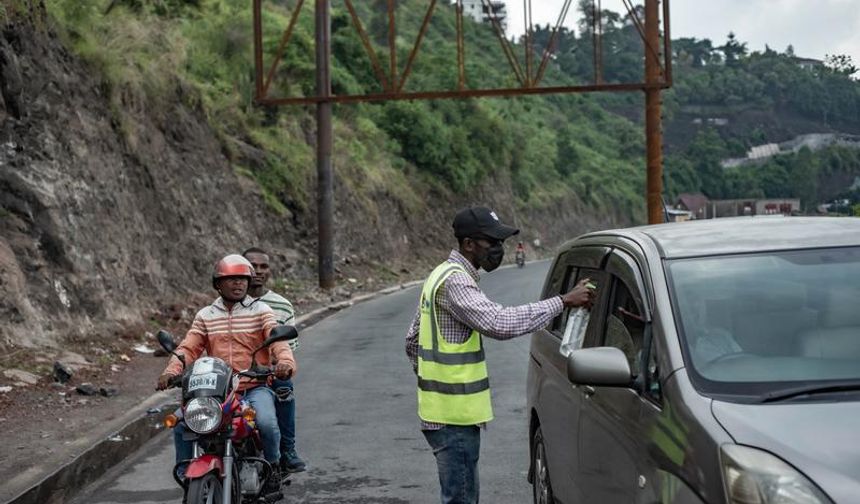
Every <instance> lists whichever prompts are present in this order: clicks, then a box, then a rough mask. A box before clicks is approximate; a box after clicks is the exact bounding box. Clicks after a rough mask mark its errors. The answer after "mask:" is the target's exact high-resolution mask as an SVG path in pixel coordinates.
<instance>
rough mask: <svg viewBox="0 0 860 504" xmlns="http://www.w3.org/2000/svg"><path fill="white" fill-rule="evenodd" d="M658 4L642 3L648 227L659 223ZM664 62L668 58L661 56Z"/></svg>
mask: <svg viewBox="0 0 860 504" xmlns="http://www.w3.org/2000/svg"><path fill="white" fill-rule="evenodd" d="M659 51H660V19H659V0H645V135H646V141H647V144H648V148H647V150H648V160H647V165H648V176H647V186H648V189H647V202H648V223H649V224H659V223H661V222H663V125H662V118H661V97H660V82H661V77H660V73H661V66H660V57H659ZM664 57H666V58H668V57H669V55H664Z"/></svg>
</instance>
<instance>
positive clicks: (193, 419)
mask: <svg viewBox="0 0 860 504" xmlns="http://www.w3.org/2000/svg"><path fill="white" fill-rule="evenodd" d="M297 335H298V334H297V331H296V328H295V327H292V326H278V327H276V328H275V329H273V330H272V332H271V334H270V335H269V338H268V339H267V340H266V341H265V342H264V343H263V344H262V345H260V347H259V348H257V349H256V350H254V354H253V356H252V362H253V365H252V366H251V369H248V370H245V371H241V372H238V373H234V372H233V370H232V369H231V368H230V366H228V365H227V363H225V362H224V361H223V360H221V359H218V358H215V357H201V358H199V359H197V360H196V361H194V365H193V366H191V368H190V369H187V368H186V366H185V359H184V358H183V356H182V355H181V354H177V353H176V352H175V350H176V343H174V341H173V337H172V336H170V334H169V333H167V332H165V331H159V332H158V342H159V343H160V344H161V346H162V348H164V349H165V350H166V351H167V352H169V353H171V354H173V355H174V356H176V357H177V358H178V359H179V360H180V361H181V362H182V365H183V370H184V371H183V373H182V375H181V376H177V377H176V378H175V379H174V380H172V381H171V383H170V386H171V387H179V386H181V387H182V408H181V415H177V414H171V415H168V416H167V418H165V420H164V424H165V426H167V427H169V428H174V427H176V425H178V424H179V422H182V423H183V424H184V425H185V432H184V435H183V439H185V440H188V441H193V447H194V449H193V452H192V453H193V454H194V456H193V458H192V459H191V460H183V461H180V462H179V463H178V464H177V465H176V467H174V469H173V477H174V479H176V482H177V483H178V484H179V485H180V486H182V487H183V489H184V490H185V499H184V500H183V502H184V503H187V504H241V503H242V502H246V503H247V502H273V501H277V500H279V499H280V498H281V497H282V494H281V493H280V491H278V492H276V493H273V494H268V495H264V492H263V490H264V489H265V487H266V482H267V481H268V480H269V478H271V477H276V475H277V474H278V473H277V472H275V471H273V468H272V465H271V464H270V463H269V462H268V461H267V460H266V459H265V458H264V457H263V443H262V439H261V438H260V432H259V431H258V430H257V428H256V426H255V417H256V413H255V411H254V409H253V408H252V407H251V406H250V405H249V404H248V403H246V402H245V401H243V400H242V396H241V394H240V393H239V392H238V390H237V389H238V386H239V380H240V378H242V377H246V378H250V379H252V380H259V381H266V380H267V379H268V378H269V377H270V376H272V374H273V372H272V370H271V369H268V368H264V367H262V366H259V365H258V364H257V360H256V355H257V352H259V351H260V350H262V349H264V348H266V347H268V346H269V345H271V344H272V343H275V342H277V341H286V340H289V339H292V338H295V337H296V336H297ZM183 464H188V467H187V468H186V469H185V478H184V480H183V479H181V478H180V477H179V474H178V472H177V469H178V468H179V466H180V465H183ZM281 484H287V485H288V484H289V480H284V481H283V482H281Z"/></svg>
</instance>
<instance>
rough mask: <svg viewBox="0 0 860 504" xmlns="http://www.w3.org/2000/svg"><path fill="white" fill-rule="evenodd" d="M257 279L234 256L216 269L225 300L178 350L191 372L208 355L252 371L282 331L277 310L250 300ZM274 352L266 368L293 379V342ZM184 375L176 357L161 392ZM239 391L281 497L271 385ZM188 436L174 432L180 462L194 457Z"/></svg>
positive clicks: (197, 322) (215, 281)
mask: <svg viewBox="0 0 860 504" xmlns="http://www.w3.org/2000/svg"><path fill="white" fill-rule="evenodd" d="M253 276H254V268H253V267H252V266H251V263H250V262H248V260H247V259H245V258H244V257H242V256H241V255H238V254H231V255H228V256H226V257H224V258H223V259H221V260H220V261H218V263H217V264H216V265H215V270H214V272H213V274H212V286H213V287H214V288H215V290H217V291H218V294H219V295H220V296H219V297H218V299H216V300H215V302H213V303H212V304H211V305H209V306H207V307H205V308H203V309H202V310H200V311H199V312H197V316H195V317H194V322H193V323H192V325H191V329H189V330H188V333H186V335H185V339H184V340H183V341H182V343H181V344H180V345H179V347H178V348H177V349H176V353H178V354H181V355H183V357H184V359H185V366H186V367H187V368H190V367H191V365H192V364H193V363H194V361H195V360H196V359H197V358H198V357H200V355H201V354H202V353H203V351H204V350H205V351H206V352H207V354H208V355H209V356H210V357H217V358H219V359H222V360H223V361H224V362H226V363H227V365H229V366H231V367H232V368H233V369H234V370H235V371H242V370H245V369H248V368H250V367H251V364H252V362H251V356H252V354H253V352H254V349H255V348H257V347H258V346H259V345H261V344H262V343H263V341H265V339H266V338H267V337H268V336H269V333H270V332H271V331H272V329H273V328H275V327H276V326H277V321H276V320H275V315H274V313H273V312H272V309H271V308H270V307H269V306H268V305H266V304H265V303H260V302H258V301H257V300H256V299H254V298H251V297H249V296H248V295H247V293H248V285H249V283H250V281H251V278H253ZM268 350H269V351H268V352H260V353H258V354H257V361H258V362H259V363H260V365H262V366H268V365H270V364H272V365H273V367H274V369H273V370H274V374H275V376H277V377H279V378H289V377H291V376H292V375H293V374H295V372H296V361H295V358H294V357H293V352H292V350H291V349H290V346H289V344H288V343H287V342H285V341H281V342H277V343H274V344H272V345H271V347H269V349H268ZM182 371H183V366H182V363H181V362H180V361H179V359H177V358H176V357H171V358H170V362H169V363H168V364H167V367H166V368H165V370H164V372H163V374H162V375H161V376H160V377H159V378H158V386H157V387H156V388H157V389H158V390H163V389H165V388H167V387H168V386H169V383H170V380H171V379H172V378H173V377H175V376H178V375H180V374H181V373H182ZM238 390H239V391H240V392H242V393H243V394H244V399H245V400H246V401H248V403H249V404H250V405H251V406H252V407H253V408H254V410H256V412H257V415H256V424H257V428H258V429H259V431H260V437H261V438H262V441H263V452H264V456H265V458H266V460H267V461H268V462H269V463H270V464H272V467H273V469H274V471H275V477H273V478H269V479H268V480H267V484H266V487H267V488H266V492H267V493H272V492H277V491H278V490H280V482H281V478H280V471H279V470H278V465H279V460H280V447H279V445H280V440H281V434H280V431H279V429H278V420H277V416H276V414H275V400H276V398H275V393H274V391H273V390H272V389H271V388H269V387H268V386H266V385H265V384H262V383H260V382H256V381H250V380H246V379H243V380H242V381H241V382H240V384H239V387H238ZM184 432H185V425H184V423H182V422H180V423H179V424H177V425H176V427H175V428H174V430H173V440H174V445H175V448H176V461H177V463H179V462H181V461H183V460H189V459H191V458H192V457H193V453H192V444H191V442H189V441H186V440H184V439H183V433H184ZM178 472H179V473H180V477H181V476H182V475H184V472H185V470H184V468H180V469H179V470H178Z"/></svg>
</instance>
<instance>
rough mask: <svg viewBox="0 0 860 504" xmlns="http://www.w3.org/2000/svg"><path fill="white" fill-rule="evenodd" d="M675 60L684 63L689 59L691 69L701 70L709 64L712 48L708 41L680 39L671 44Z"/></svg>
mask: <svg viewBox="0 0 860 504" xmlns="http://www.w3.org/2000/svg"><path fill="white" fill-rule="evenodd" d="M672 47H673V49H674V50H675V51H674V52H675V58H677V59H678V60H679V61H684V60H686V59H687V58H689V61H690V64H691V65H692V66H693V68H702V67H703V66H705V65H707V64H708V63H710V62H711V60H712V58H713V52H714V46H713V45H712V43H711V41H710V40H709V39H701V40H700V39H696V38H687V37H685V38H680V39H678V40H675V41H673V42H672Z"/></svg>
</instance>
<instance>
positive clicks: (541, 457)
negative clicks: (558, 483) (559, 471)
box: [532, 426, 555, 504]
mask: <svg viewBox="0 0 860 504" xmlns="http://www.w3.org/2000/svg"><path fill="white" fill-rule="evenodd" d="M532 467H533V468H534V478H533V481H532V497H533V498H534V504H554V503H555V497H553V494H552V484H551V483H550V480H549V469H548V467H547V463H546V446H545V444H544V439H543V432H541V428H540V426H538V428H537V429H536V430H535V434H534V436H533V437H532Z"/></svg>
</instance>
